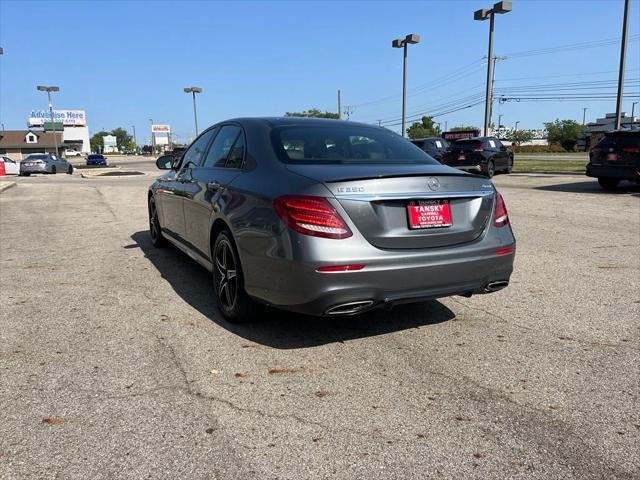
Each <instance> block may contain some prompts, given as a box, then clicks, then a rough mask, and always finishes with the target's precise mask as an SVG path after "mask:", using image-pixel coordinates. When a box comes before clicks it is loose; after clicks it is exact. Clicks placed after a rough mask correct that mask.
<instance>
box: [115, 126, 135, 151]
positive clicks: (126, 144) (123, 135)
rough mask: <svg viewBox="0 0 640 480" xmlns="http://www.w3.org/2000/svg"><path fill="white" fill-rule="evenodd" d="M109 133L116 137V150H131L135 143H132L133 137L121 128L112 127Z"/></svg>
mask: <svg viewBox="0 0 640 480" xmlns="http://www.w3.org/2000/svg"><path fill="white" fill-rule="evenodd" d="M111 135H113V136H114V137H116V144H117V145H118V150H120V151H122V150H133V149H134V148H135V145H134V143H133V137H132V136H131V135H129V134H128V133H127V131H126V130H125V129H124V128H122V127H118V128H114V129H113V130H112V131H111Z"/></svg>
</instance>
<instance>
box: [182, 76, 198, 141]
mask: <svg viewBox="0 0 640 480" xmlns="http://www.w3.org/2000/svg"><path fill="white" fill-rule="evenodd" d="M184 93H190V94H192V95H193V120H194V122H195V124H196V137H197V136H198V114H197V112H196V93H202V89H201V88H200V87H185V89H184Z"/></svg>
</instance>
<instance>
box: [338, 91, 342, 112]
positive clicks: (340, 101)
mask: <svg viewBox="0 0 640 480" xmlns="http://www.w3.org/2000/svg"><path fill="white" fill-rule="evenodd" d="M341 118H342V100H341V99H340V89H338V120H340V119H341Z"/></svg>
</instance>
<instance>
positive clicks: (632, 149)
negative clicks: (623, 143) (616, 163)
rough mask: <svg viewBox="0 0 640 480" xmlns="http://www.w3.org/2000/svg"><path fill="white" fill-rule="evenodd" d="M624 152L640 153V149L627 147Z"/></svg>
mask: <svg viewBox="0 0 640 480" xmlns="http://www.w3.org/2000/svg"><path fill="white" fill-rule="evenodd" d="M622 151H623V152H630V153H640V147H625V148H623V149H622Z"/></svg>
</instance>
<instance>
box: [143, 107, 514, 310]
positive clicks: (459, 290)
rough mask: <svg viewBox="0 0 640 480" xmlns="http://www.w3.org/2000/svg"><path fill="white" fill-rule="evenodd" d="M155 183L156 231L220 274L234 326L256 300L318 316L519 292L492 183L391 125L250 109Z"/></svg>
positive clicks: (502, 209) (221, 299) (207, 136)
mask: <svg viewBox="0 0 640 480" xmlns="http://www.w3.org/2000/svg"><path fill="white" fill-rule="evenodd" d="M156 164H157V166H158V167H159V168H161V169H167V170H169V171H168V172H167V173H166V174H164V175H162V176H161V177H159V178H158V179H157V180H156V181H155V182H154V183H153V184H152V185H151V187H150V189H149V194H148V195H149V196H148V204H149V222H150V235H151V239H152V241H153V244H154V245H155V246H162V245H164V244H166V242H167V241H168V242H170V243H172V244H174V245H175V246H177V247H178V248H179V249H181V250H183V251H184V252H185V253H186V254H187V255H189V256H190V257H191V258H193V259H194V260H195V261H197V262H198V263H200V264H202V265H203V266H204V267H205V268H207V269H208V270H210V271H211V272H212V277H213V294H214V295H215V298H216V301H217V304H218V307H219V309H220V311H221V313H222V314H223V315H224V317H225V318H227V319H228V320H229V321H235V322H241V321H247V320H249V319H251V317H252V313H253V307H254V306H255V304H256V303H261V304H266V305H271V306H275V307H279V308H284V309H288V310H292V311H296V312H301V313H307V314H312V315H352V314H357V313H361V312H364V311H366V310H369V309H371V308H376V307H380V306H391V305H393V304H396V303H406V302H417V301H422V300H427V299H433V298H438V297H445V296H449V295H466V296H469V295H472V294H478V293H490V292H494V291H497V290H500V289H502V288H504V287H506V286H507V285H508V283H509V277H510V275H511V272H512V269H513V261H514V256H515V238H514V236H513V232H512V230H511V226H510V223H509V217H508V214H507V209H506V206H505V203H504V200H503V198H502V196H501V195H500V194H499V193H498V192H497V191H496V189H495V188H494V186H493V184H492V183H491V181H490V180H488V179H487V178H484V177H479V176H476V175H472V174H469V173H465V172H462V171H460V170H456V169H453V168H450V167H447V166H444V165H440V164H439V163H438V162H437V161H435V160H434V159H433V158H431V157H430V156H429V155H427V154H426V153H424V152H423V151H422V150H420V149H419V148H418V147H416V146H414V145H412V144H411V143H410V142H409V141H407V140H406V139H404V138H402V137H401V136H399V135H397V134H395V133H393V132H391V131H389V130H387V129H384V128H380V127H374V126H371V125H365V124H359V123H354V122H343V121H338V120H321V119H308V118H242V119H235V120H229V121H225V122H221V123H219V124H217V125H214V126H212V127H210V128H208V129H207V130H206V131H204V132H203V133H202V134H200V136H199V137H198V138H196V140H195V141H194V142H193V143H192V144H191V145H190V146H189V148H188V149H187V150H186V151H184V153H182V155H181V156H180V157H179V158H174V157H171V156H164V157H160V158H158V160H157V162H156Z"/></svg>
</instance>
